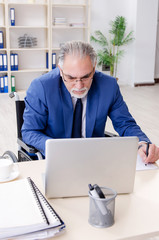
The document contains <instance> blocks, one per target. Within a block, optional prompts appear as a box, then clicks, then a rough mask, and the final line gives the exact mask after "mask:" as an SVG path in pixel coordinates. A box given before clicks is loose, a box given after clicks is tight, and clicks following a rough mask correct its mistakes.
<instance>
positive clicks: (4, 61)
mask: <svg viewBox="0 0 159 240" xmlns="http://www.w3.org/2000/svg"><path fill="white" fill-rule="evenodd" d="M7 70H8V63H7V54H3V71H7Z"/></svg>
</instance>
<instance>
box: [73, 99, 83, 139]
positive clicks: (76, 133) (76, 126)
mask: <svg viewBox="0 0 159 240" xmlns="http://www.w3.org/2000/svg"><path fill="white" fill-rule="evenodd" d="M82 108H83V106H82V101H81V99H80V98H78V99H77V102H76V106H75V110H74V115H73V127H72V138H81V136H82V134H81V131H82Z"/></svg>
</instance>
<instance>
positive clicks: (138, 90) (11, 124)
mask: <svg viewBox="0 0 159 240" xmlns="http://www.w3.org/2000/svg"><path fill="white" fill-rule="evenodd" d="M120 88H121V92H122V94H123V97H124V100H125V101H126V103H127V105H128V107H129V110H130V112H131V114H132V115H133V116H134V118H135V119H136V121H137V123H138V124H139V125H140V127H141V128H142V130H143V131H144V132H145V133H146V134H147V135H148V137H149V138H150V139H151V141H152V142H154V143H155V144H156V145H158V146H159V125H158V122H159V120H158V119H159V106H158V104H159V84H156V85H154V86H145V87H135V88H132V87H130V86H121V87H120ZM24 95H25V94H24V93H20V98H21V99H23V98H24ZM106 129H107V130H109V131H113V128H112V125H111V122H110V121H108V123H107V126H106ZM6 150H11V151H13V152H14V153H15V154H16V155H17V143H16V117H15V102H14V99H10V98H9V97H8V94H0V155H2V154H3V153H4V151H6Z"/></svg>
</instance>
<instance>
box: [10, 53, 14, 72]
mask: <svg viewBox="0 0 159 240" xmlns="http://www.w3.org/2000/svg"><path fill="white" fill-rule="evenodd" d="M10 68H11V71H14V54H13V53H12V54H11V55H10Z"/></svg>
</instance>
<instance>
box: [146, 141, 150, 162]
mask: <svg viewBox="0 0 159 240" xmlns="http://www.w3.org/2000/svg"><path fill="white" fill-rule="evenodd" d="M149 146H150V143H149V142H147V146H146V157H148V155H149ZM145 166H147V163H145Z"/></svg>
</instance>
